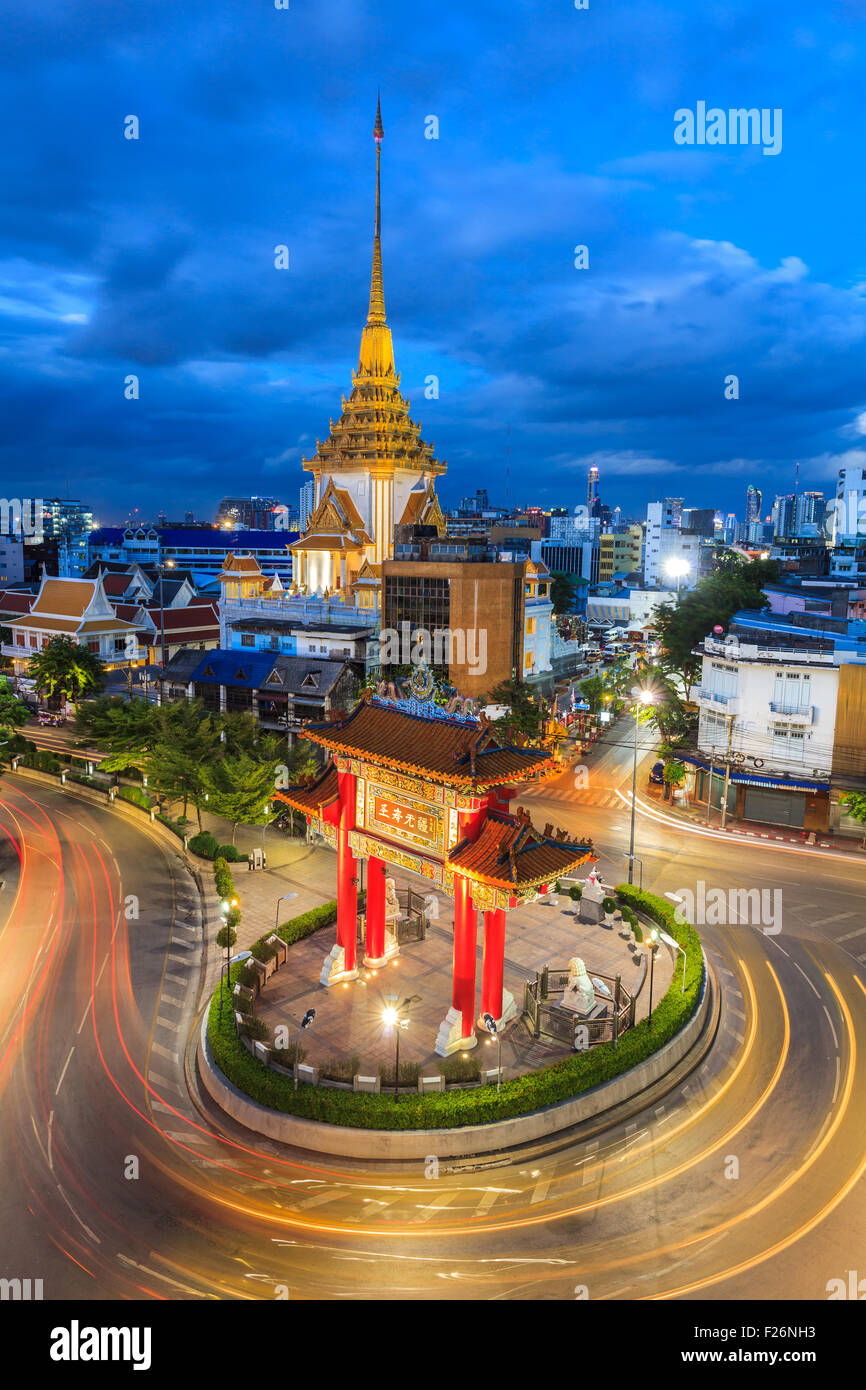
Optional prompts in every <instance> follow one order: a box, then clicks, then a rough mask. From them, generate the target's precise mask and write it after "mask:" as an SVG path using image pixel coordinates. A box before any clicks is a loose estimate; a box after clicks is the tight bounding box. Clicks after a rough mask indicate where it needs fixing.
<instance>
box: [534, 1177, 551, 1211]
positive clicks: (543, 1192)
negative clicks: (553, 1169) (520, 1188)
mask: <svg viewBox="0 0 866 1390" xmlns="http://www.w3.org/2000/svg"><path fill="white" fill-rule="evenodd" d="M552 1181H553V1179H552V1178H542V1179H541V1182H537V1183H536V1184H535V1186H534V1188H533V1189H532V1196H531V1197H530V1199H529V1205H530V1206H531V1207H532V1206H534V1205H535V1203H536V1202H543V1201H544V1199H545V1197H546V1196H547V1193H548V1190H549V1188H550V1184H551V1182H552Z"/></svg>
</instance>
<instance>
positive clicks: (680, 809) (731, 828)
mask: <svg viewBox="0 0 866 1390" xmlns="http://www.w3.org/2000/svg"><path fill="white" fill-rule="evenodd" d="M638 792H639V796H643V797H645V798H646V800H647V801H651V802H652V803H653V804H654V805H657V806H658V807H659V809H660V810H662V811H664V812H666V813H667V814H668V815H670V816H673V817H675V818H678V819H682V820H683V821H688V822H690V823H691V824H693V825H700V826H703V827H704V828H707V827H709V829H710V830H715V831H717V832H720V833H722V834H725V835H744V836H747V837H749V838H750V839H757V840H781V841H783V842H784V843H785V844H791V845H799V846H800V848H801V849H804V850H809V849H832V850H838V851H839V852H840V853H846V854H852V855H854V856H862V855H863V854H864V852H866V851H864V847H863V843H862V841H861V840H860V839H859V838H854V837H853V836H848V835H834V834H833V832H832V831H815V832H810V831H808V830H792V829H786V828H785V827H784V826H774V825H766V824H762V823H761V822H760V821H747V820H737V819H736V818H735V817H733V816H731V815H728V818H727V824H726V825H725V826H724V827H723V826H722V824H721V812H720V811H719V810H717V808H716V807H713V808H712V811H711V813H710V819H709V822H708V821H707V807H706V803H705V802H701V803H697V804H695V803H693V804H691V805H683V804H682V803H681V802H676V803H675V802H673V801H665V800H664V797H663V795H662V791H661V788H660V787H655V786H644V787H643V789H641V788H640V787H639V788H638ZM638 809H640V801H638ZM812 833H814V839H813V840H811V841H810V840H809V835H810V834H812Z"/></svg>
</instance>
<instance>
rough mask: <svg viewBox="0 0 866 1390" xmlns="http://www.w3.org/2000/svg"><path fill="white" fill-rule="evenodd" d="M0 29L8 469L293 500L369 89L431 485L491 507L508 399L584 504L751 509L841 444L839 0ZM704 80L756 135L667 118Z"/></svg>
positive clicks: (321, 8) (41, 11) (347, 8)
mask: <svg viewBox="0 0 866 1390" xmlns="http://www.w3.org/2000/svg"><path fill="white" fill-rule="evenodd" d="M0 25H2V33H3V44H2V47H0V113H2V120H3V129H4V132H5V133H6V139H5V140H4V142H3V148H2V151H0V172H2V186H3V193H4V196H3V199H2V206H0V407H2V414H3V422H4V427H3V429H2V432H0V450H2V454H0V464H2V475H3V488H2V490H3V492H4V495H7V496H21V495H25V494H26V495H27V496H31V495H41V496H47V495H53V494H55V493H58V492H59V493H61V494H62V493H65V491H66V484H67V479H68V482H69V487H70V489H71V492H72V494H73V495H80V496H83V497H85V498H87V499H89V500H91V501H92V503H93V505H94V508H95V510H96V514H97V516H98V518H99V519H100V520H101V521H103V522H111V521H119V520H122V519H123V518H124V517H125V515H126V513H127V511H128V510H129V509H130V508H131V507H135V506H137V507H139V508H140V510H141V512H142V514H144V515H152V514H155V512H156V511H157V510H158V509H159V508H165V510H166V511H167V512H168V513H169V514H170V515H171V516H180V515H181V514H182V513H183V511H185V510H186V509H187V508H188V507H192V509H193V510H194V511H195V512H196V515H199V516H202V517H204V518H208V519H209V518H210V517H211V516H212V515H213V512H214V510H215V508H216V505H217V503H218V501H219V499H220V497H221V496H222V495H223V494H225V493H250V492H259V493H265V494H271V493H273V494H276V495H278V496H280V497H282V498H283V499H284V500H286V501H289V502H292V501H294V500H295V499H296V497H297V489H298V486H299V484H300V482H301V480H302V475H301V471H300V459H301V457H302V455H304V454H309V453H310V452H311V451H312V450H313V449H314V447H315V440H316V437H317V436H323V435H325V434H326V433H327V430H328V421H329V418H331V417H334V418H336V416H337V415H338V414H339V411H340V396H341V394H343V393H348V391H349V389H350V386H351V376H350V373H351V369H352V367H353V366H354V365H355V363H356V360H357V351H358V341H359V335H360V329H361V325H362V323H363V319H364V315H365V312H366V299H367V293H368V285H369V265H370V250H371V232H372V197H373V170H374V153H373V149H374V147H373V142H372V138H371V135H372V123H373V117H374V114H375V103H376V91H377V89H381V93H382V114H383V120H384V124H385V143H384V146H383V252H384V267H385V293H386V302H387V306H388V314H389V319H390V323H391V326H392V329H393V332H394V340H395V348H396V353H397V365H398V369H400V370H401V371H402V386H403V390H404V392H405V394H406V395H408V396H409V397H410V398H411V399H412V406H413V409H412V413H413V416H414V417H415V418H416V419H420V420H421V422H422V425H423V435H424V437H425V438H426V439H428V440H432V441H433V443H434V445H435V447H436V451H437V453H438V454H439V456H440V457H444V458H446V459H447V460H448V465H449V467H448V473H447V475H446V476H445V478H444V479H443V480H442V481H441V483H440V492H441V493H442V495H443V496H444V498H445V500H446V502H451V501H456V500H458V499H459V498H460V497H461V496H462V495H463V494H464V493H465V492H470V491H474V489H475V488H476V487H478V486H486V487H487V488H488V490H489V492H490V495H491V499H494V498H495V499H496V500H497V501H500V502H502V501H504V500H505V490H506V470H505V462H506V427H507V425H508V424H510V425H511V467H510V475H509V479H508V501H509V502H512V503H515V502H521V503H529V502H536V503H540V504H542V505H552V504H562V505H574V504H575V503H577V502H579V501H581V500H583V498H584V496H585V476H586V470H587V468H588V466H589V465H590V464H591V463H593V462H595V463H597V464H598V466H599V468H600V469H601V492H602V496H603V498H604V499H605V500H606V501H608V502H610V503H611V505H614V504H616V503H619V504H620V505H621V506H622V507H623V509H624V511H625V512H626V513H627V514H628V513H634V514H637V515H642V514H643V510H644V507H645V504H646V502H647V501H649V500H650V498H651V497H652V496H655V497H660V496H664V495H675V496H684V497H685V498H686V501H687V504H689V505H693V506H710V505H716V506H717V507H719V508H721V509H723V510H734V511H736V512H737V513H738V514H739V515H740V516H742V514H743V505H744V504H743V499H744V494H745V489H746V486H747V484H748V483H750V482H754V483H756V484H757V485H758V486H761V487H763V489H764V492H765V498H766V497H769V498H770V500H771V499H772V495H773V494H774V493H775V492H776V491H790V490H792V488H793V477H794V462H795V460H799V461H800V463H801V483H802V485H803V486H807V487H818V488H823V489H824V490H825V491H826V490H827V489H830V490H831V491H832V490H833V486H834V479H835V475H836V471H837V469H838V468H839V467H840V466H842V464H843V463H845V462H849V463H855V464H859V463H863V464H864V465H866V372H864V334H866V240H864V236H863V226H864V191H863V190H864V180H863V154H862V136H863V130H864V115H863V105H862V93H863V91H864V90H866V80H864V66H866V64H864V28H866V3H864V0H825V3H824V4H822V5H821V6H817V5H815V4H814V3H812V4H806V3H799V0H791V3H786V4H785V5H784V6H781V5H777V6H772V7H771V6H767V5H766V4H759V3H745V2H744V0H740V2H738V0H732V3H727V4H725V5H724V6H715V7H714V6H704V5H698V4H697V3H695V0H688V3H686V2H685V0H683V3H679V4H674V3H668V2H667V0H660V2H659V3H654V4H650V5H647V4H634V3H602V0H590V7H589V9H588V10H581V11H578V10H575V9H574V7H573V3H571V0H545V2H544V3H541V0H535V2H534V3H513V4H508V3H504V4H503V3H497V4H492V3H487V0H473V3H472V4H471V5H466V4H465V3H454V0H444V2H443V0H440V3H439V4H437V5H436V6H432V7H431V6H406V5H399V4H396V3H393V0H376V2H375V3H370V2H369V0H323V3H319V4H313V3H306V0H291V8H290V9H289V10H288V11H283V10H276V9H274V8H273V5H272V4H271V3H270V0H239V2H238V3H235V0H208V3H203V0H184V3H183V4H179V3H177V0H147V3H142V4H140V5H118V4H117V0H86V3H78V2H77V0H67V3H65V4H58V5H51V6H41V7H38V9H37V8H36V7H32V6H31V7H29V8H28V9H26V10H25V12H23V13H22V10H21V6H20V3H19V0H14V2H13V3H10V0H0ZM698 101H705V102H706V103H707V105H708V106H709V107H713V106H716V107H720V108H722V109H727V108H729V107H753V106H754V107H758V108H772V109H775V108H781V110H782V112H783V126H782V130H783V142H782V149H781V152H780V153H779V154H778V155H775V156H766V155H763V154H762V151H761V148H760V147H757V146H738V145H737V146H735V145H730V146H714V147H709V146H704V147H700V148H699V147H697V146H693V147H686V146H678V145H676V144H675V142H674V139H673V132H674V112H675V111H676V110H677V109H679V108H683V107H688V108H691V109H694V108H695V106H696V103H697V102H698ZM129 114H135V115H137V116H138V117H139V120H140V126H141V131H140V139H139V140H137V141H127V140H125V139H124V138H123V122H124V117H126V116H127V115H129ZM429 115H435V116H437V117H438V120H439V139H438V140H429V139H425V118H426V117H427V116H429ZM282 243H285V244H286V245H288V247H289V249H290V256H291V267H290V269H289V270H288V271H278V270H276V269H275V268H274V264H273V259H274V258H273V251H274V247H275V246H276V245H278V244H282ZM578 244H585V245H587V246H588V247H589V257H590V266H589V269H588V270H581V271H579V270H576V269H575V268H574V265H573V248H574V247H575V245H578ZM130 373H135V374H136V375H138V377H139V378H140V383H141V385H140V391H141V396H140V399H139V400H138V401H128V400H125V399H124V392H123V382H124V378H125V377H126V376H127V375H128V374H130ZM730 373H734V374H736V375H737V376H738V378H739V383H740V385H739V390H740V396H739V399H738V400H726V399H725V396H724V379H725V377H726V376H727V375H728V374H730ZM431 374H435V375H436V376H438V377H439V381H440V395H439V399H438V400H426V399H424V381H425V378H426V377H428V376H429V375H431Z"/></svg>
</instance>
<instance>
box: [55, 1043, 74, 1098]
mask: <svg viewBox="0 0 866 1390" xmlns="http://www.w3.org/2000/svg"><path fill="white" fill-rule="evenodd" d="M74 1051H75V1044H74V1043H73V1044H72V1046H71V1047H70V1049H69V1056H68V1057H67V1058H66V1061H65V1062H64V1063H63V1070H62V1072H61V1073H60V1080H59V1081H58V1083H57V1086H56V1088H55V1091H54V1094H55V1095H57V1094H58V1093H59V1091H60V1087H61V1086H62V1085H63V1078H64V1076H65V1075H66V1068H67V1067H68V1066H69V1063H70V1062H71V1061H72V1054H73V1052H74Z"/></svg>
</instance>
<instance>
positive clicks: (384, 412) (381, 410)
mask: <svg viewBox="0 0 866 1390" xmlns="http://www.w3.org/2000/svg"><path fill="white" fill-rule="evenodd" d="M384 133H385V132H384V129H383V126H382V113H381V109H380V107H379V106H378V105H377V108H376V122H375V125H374V127H373V138H374V140H375V142H376V209H375V228H374V235H373V268H372V274H371V277H370V304H369V309H368V311H367V321H366V323H365V324H364V327H363V329H362V332H361V350H360V354H359V357H358V368H357V371H355V372H353V373H352V391H351V393H350V395H349V398H348V400H347V399H346V398H345V397H343V400H342V406H343V412H342V414H341V416H340V418H339V420H337V421H336V422H335V421H333V420H331V422H330V426H331V428H330V433H329V435H328V437H327V439H324V440H318V439H317V440H316V452H315V454H314V455H313V457H312V458H310V459H303V460H302V467H304V468H305V469H308V470H311V471H312V472H315V473H318V472H320V471H321V472H325V473H327V474H338V473H339V472H340V471H341V470H344V469H345V470H351V471H357V470H359V469H361V470H363V469H369V468H374V469H376V470H379V471H381V470H382V469H384V470H385V471H386V472H390V471H391V470H392V469H395V468H408V469H417V470H418V471H419V472H423V473H444V472H445V469H446V463H445V461H444V460H442V461H441V462H440V460H438V459H437V458H435V457H434V454H433V445H432V444H425V443H424V441H423V440H422V438H421V426H420V425H419V424H416V423H415V422H414V421H413V420H411V419H410V417H409V404H410V403H409V401H408V400H406V399H405V397H404V396H402V395H401V393H400V374H399V372H397V371H396V370H395V367H394V344H393V342H392V339H391V329H390V328H389V327H388V320H387V317H386V314H385V290H384V284H383V278H382V203H381V191H380V163H381V144H382V139H383V137H384Z"/></svg>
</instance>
